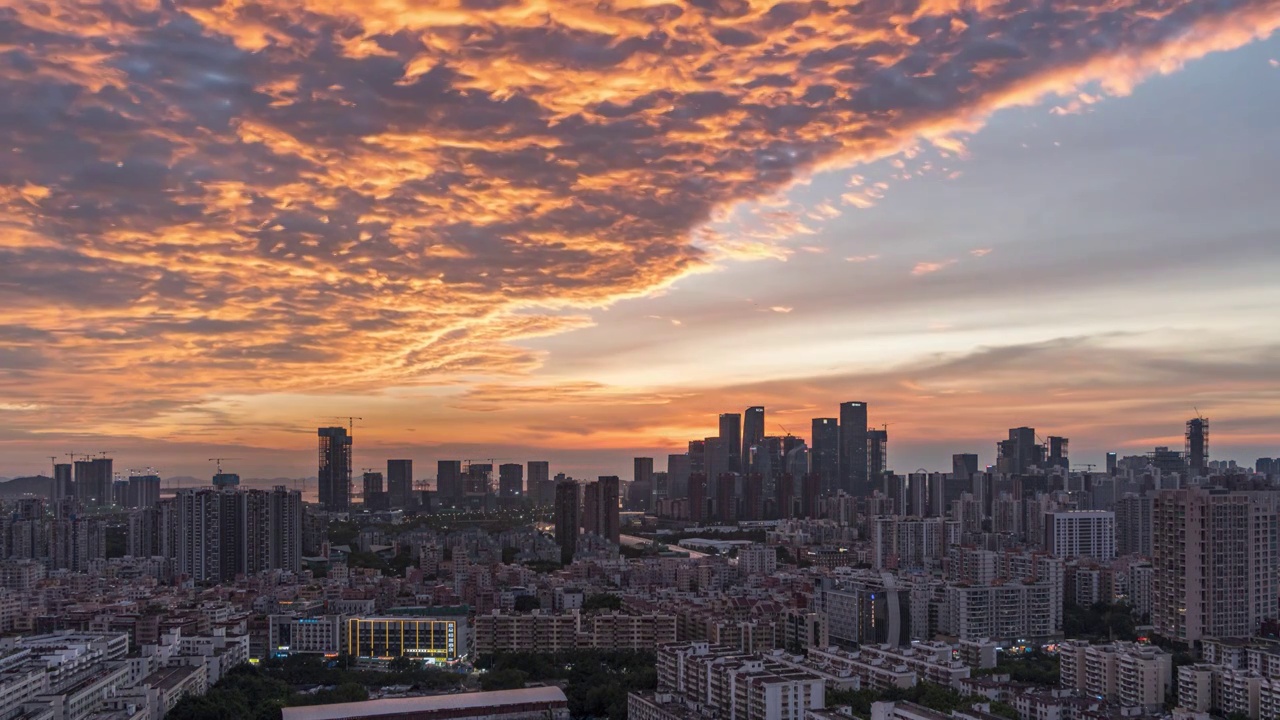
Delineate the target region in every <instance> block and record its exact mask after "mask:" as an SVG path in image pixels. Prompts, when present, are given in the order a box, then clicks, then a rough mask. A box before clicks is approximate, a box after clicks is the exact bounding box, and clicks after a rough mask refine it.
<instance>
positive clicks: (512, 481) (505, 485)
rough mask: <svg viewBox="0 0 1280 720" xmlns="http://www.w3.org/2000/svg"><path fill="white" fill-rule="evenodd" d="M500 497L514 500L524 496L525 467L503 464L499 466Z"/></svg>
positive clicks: (515, 464) (517, 464)
mask: <svg viewBox="0 0 1280 720" xmlns="http://www.w3.org/2000/svg"><path fill="white" fill-rule="evenodd" d="M498 496H499V497H504V498H514V497H523V496H524V466H523V465H521V464H520V463H503V464H502V465H499V466H498Z"/></svg>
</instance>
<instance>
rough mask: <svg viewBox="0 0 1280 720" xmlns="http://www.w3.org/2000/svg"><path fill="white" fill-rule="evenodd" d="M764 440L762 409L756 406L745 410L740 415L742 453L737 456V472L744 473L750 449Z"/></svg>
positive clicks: (749, 456)
mask: <svg viewBox="0 0 1280 720" xmlns="http://www.w3.org/2000/svg"><path fill="white" fill-rule="evenodd" d="M763 439H764V408H763V407H760V406H759V405H756V406H754V407H749V408H747V411H746V412H745V413H743V414H742V452H741V454H740V455H739V456H738V457H739V458H740V462H741V465H740V466H739V467H738V469H737V471H738V472H743V473H744V472H746V471H747V470H748V468H747V462H748V461H749V460H750V458H751V448H753V447H755V446H756V445H758V444H760V441H761V440H763Z"/></svg>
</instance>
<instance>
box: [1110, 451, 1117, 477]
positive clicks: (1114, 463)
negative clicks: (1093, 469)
mask: <svg viewBox="0 0 1280 720" xmlns="http://www.w3.org/2000/svg"><path fill="white" fill-rule="evenodd" d="M1119 465H1120V458H1119V456H1118V455H1116V454H1115V453H1113V452H1109V453H1107V474H1108V475H1111V476H1115V474H1116V469H1117V468H1118V467H1119Z"/></svg>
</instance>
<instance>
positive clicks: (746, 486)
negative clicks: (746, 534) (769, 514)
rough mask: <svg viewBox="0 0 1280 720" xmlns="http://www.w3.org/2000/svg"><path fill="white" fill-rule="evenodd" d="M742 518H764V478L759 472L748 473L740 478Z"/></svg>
mask: <svg viewBox="0 0 1280 720" xmlns="http://www.w3.org/2000/svg"><path fill="white" fill-rule="evenodd" d="M741 518H742V519H743V520H764V519H765V518H764V478H763V477H762V476H761V475H760V473H749V474H747V475H744V476H743V478H742V516H741Z"/></svg>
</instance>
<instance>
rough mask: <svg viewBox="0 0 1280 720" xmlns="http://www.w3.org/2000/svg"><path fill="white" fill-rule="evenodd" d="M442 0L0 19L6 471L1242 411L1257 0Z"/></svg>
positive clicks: (1275, 286)
mask: <svg viewBox="0 0 1280 720" xmlns="http://www.w3.org/2000/svg"><path fill="white" fill-rule="evenodd" d="M454 5H455V4H453V3H432V4H431V5H430V9H423V7H421V6H420V4H419V5H413V4H408V3H400V2H382V3H376V4H370V6H369V7H361V8H360V10H359V11H357V10H354V9H352V6H351V5H349V4H348V5H345V6H344V4H342V3H333V2H320V1H318V0H316V1H309V2H304V3H284V2H245V3H235V4H227V5H219V4H200V5H198V6H196V5H192V6H187V5H186V4H183V5H182V6H176V5H173V4H157V3H151V2H121V3H114V4H106V5H97V4H91V3H80V2H73V3H52V4H49V5H37V4H34V3H27V2H18V3H16V4H13V5H12V6H11V7H9V8H7V10H6V11H4V13H3V14H2V15H0V28H2V31H0V32H2V35H0V36H2V37H4V41H3V45H4V46H5V48H6V49H5V52H4V55H3V60H2V61H0V82H2V83H3V86H4V87H5V89H6V94H7V98H8V99H7V100H6V103H5V108H4V110H3V111H2V112H0V141H3V142H2V143H0V148H4V149H6V152H5V161H4V162H3V163H0V188H2V189H0V302H3V304H4V307H5V312H4V317H3V320H0V475H5V476H17V475H28V474H34V473H36V472H45V473H47V472H48V468H49V462H50V461H49V457H51V456H61V455H63V454H64V453H67V452H71V451H76V452H80V453H97V452H98V451H100V450H107V451H109V452H110V453H111V454H112V455H113V456H114V457H115V459H116V467H117V468H128V467H144V466H148V465H150V466H155V467H157V468H159V469H160V470H161V472H163V473H164V474H165V475H166V476H171V475H193V476H197V477H205V476H207V475H209V474H210V473H211V472H212V469H213V468H212V464H211V463H209V462H206V458H209V457H216V456H223V457H234V458H237V459H236V460H235V461H234V463H233V464H234V469H235V470H236V471H237V472H239V473H240V474H242V475H244V476H246V477H264V478H268V477H277V476H283V477H302V476H308V475H313V474H314V473H315V467H316V465H315V432H316V428H317V427H318V426H326V425H344V424H345V420H341V419H338V416H359V417H361V418H363V419H362V420H360V421H357V423H356V427H355V432H354V435H355V438H356V442H355V462H356V463H357V465H361V464H366V463H367V464H368V465H371V466H378V465H379V464H380V463H382V462H384V461H385V460H386V459H387V458H412V459H414V460H415V461H417V462H418V463H419V467H421V468H430V467H432V466H433V461H435V460H438V459H445V458H489V457H498V458H503V457H510V458H514V459H516V460H526V459H536V460H549V461H550V462H551V463H552V465H553V467H554V469H555V471H557V472H568V473H570V474H571V475H574V476H578V477H583V476H588V477H594V476H595V475H597V474H614V475H626V474H627V473H628V472H629V468H630V463H631V458H632V457H634V456H654V457H658V458H663V457H665V456H666V454H667V453H673V452H680V451H682V450H683V448H684V447H685V443H686V442H687V441H688V440H689V439H693V438H702V437H704V436H708V435H713V434H714V433H715V422H716V416H717V414H718V413H723V412H742V410H743V409H744V408H746V407H748V406H752V405H763V406H765V407H767V408H768V412H769V416H768V418H769V419H768V423H769V427H768V428H767V430H768V433H769V434H783V433H784V432H787V431H790V432H793V433H795V434H796V435H800V436H807V435H808V427H809V421H810V419H811V418H814V417H823V416H831V415H833V414H834V413H835V411H836V408H837V406H838V405H839V403H840V402H843V401H846V400H850V399H858V400H864V401H866V402H868V403H869V404H870V406H871V408H872V413H873V416H874V417H873V421H872V425H873V426H875V427H879V426H881V425H882V424H885V423H888V424H889V426H888V432H889V435H890V443H889V466H890V467H891V468H893V469H895V470H897V471H899V472H910V471H913V470H915V469H916V468H921V467H922V468H927V469H931V470H935V469H940V470H946V469H948V468H949V467H950V459H951V455H952V454H953V453H959V452H970V453H978V454H979V458H980V460H981V462H982V463H983V464H984V465H986V464H990V463H993V462H994V461H995V442H996V441H997V440H1000V439H1003V437H1004V436H1005V433H1006V431H1007V429H1008V428H1011V427H1017V426H1022V425H1027V426H1034V427H1036V428H1038V429H1040V430H1041V431H1042V432H1044V433H1045V434H1054V435H1061V436H1067V437H1070V438H1071V441H1072V458H1073V461H1076V462H1088V463H1101V462H1102V458H1103V455H1104V453H1106V452H1109V451H1115V452H1118V453H1119V454H1121V455H1125V454H1137V453H1142V452H1146V451H1149V450H1150V449H1151V448H1152V447H1154V446H1157V445H1169V446H1175V447H1178V446H1180V445H1181V442H1182V434H1183V422H1184V421H1185V420H1186V419H1187V418H1190V417H1193V416H1195V415H1196V414H1197V413H1202V414H1204V415H1206V416H1209V417H1211V418H1212V419H1213V424H1214V441H1213V457H1214V458H1223V459H1226V458H1233V459H1237V460H1239V461H1241V462H1242V463H1245V464H1248V463H1250V462H1252V459H1253V458H1256V457H1260V456H1268V457H1269V456H1272V455H1275V454H1277V451H1278V450H1280V412H1278V411H1280V383H1277V380H1278V379H1280V374H1278V373H1277V370H1276V361H1275V357H1276V350H1277V348H1278V347H1280V328H1278V326H1277V324H1276V322H1275V308H1276V307H1280V283H1277V282H1276V277H1277V276H1278V272H1280V246H1278V244H1277V242H1276V238H1277V233H1278V231H1280V227H1278V225H1280V215H1278V214H1277V213H1276V212H1275V209H1274V196H1275V184H1274V168H1275V167H1276V166H1277V161H1280V126H1278V124H1277V123H1276V122H1275V117H1276V116H1277V113H1278V112H1280V92H1278V90H1280V62H1278V61H1277V59H1276V58H1280V41H1277V40H1275V39H1274V38H1272V37H1271V35H1272V33H1273V32H1274V30H1275V28H1276V26H1277V24H1278V23H1280V4H1278V3H1276V2H1268V1H1263V0H1233V1H1227V2H1217V3H1201V2H1190V1H1186V0H1184V1H1182V2H1169V3H1160V4H1152V3H1146V2H1137V1H1131V0H1119V1H1117V2H1112V3H1109V4H1106V5H1098V4H1095V3H1081V2H1054V3H1051V4H1046V5H1045V6H1044V7H1040V8H1038V9H1036V10H1035V11H1034V12H1032V11H1029V10H1027V9H1025V8H1021V6H1020V5H1019V4H1017V3H972V4H970V3H932V2H929V3H900V2H887V3H876V4H871V5H868V4H859V5H850V6H847V7H846V6H842V5H838V4H830V3H770V2H763V1H762V2H751V3H748V2H740V3H735V2H709V3H694V4H691V5H688V6H679V5H664V4H651V3H618V4H596V3H576V2H558V3H554V4H551V5H543V4H539V3H534V2H515V3H460V4H456V7H455V6H454ZM446 6H448V7H446ZM229 464H231V463H229ZM425 472H426V473H427V474H428V475H429V474H430V471H429V470H427V471H425Z"/></svg>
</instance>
